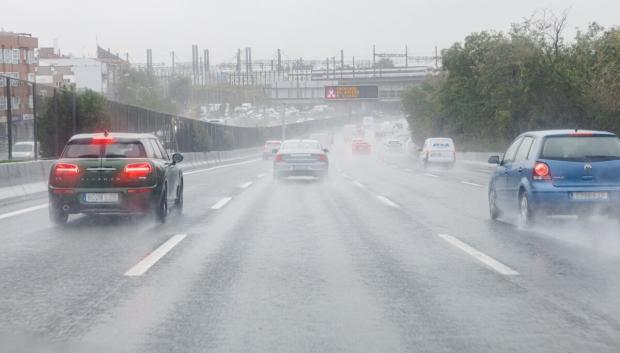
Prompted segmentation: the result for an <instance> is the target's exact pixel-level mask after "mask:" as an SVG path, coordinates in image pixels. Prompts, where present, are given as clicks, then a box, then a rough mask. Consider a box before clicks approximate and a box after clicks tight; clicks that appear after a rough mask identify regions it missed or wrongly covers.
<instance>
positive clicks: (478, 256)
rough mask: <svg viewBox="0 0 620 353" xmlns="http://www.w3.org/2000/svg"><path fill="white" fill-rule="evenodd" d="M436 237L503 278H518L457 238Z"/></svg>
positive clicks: (515, 273) (501, 265)
mask: <svg viewBox="0 0 620 353" xmlns="http://www.w3.org/2000/svg"><path fill="white" fill-rule="evenodd" d="M437 235H438V236H439V237H440V238H442V239H443V240H445V241H447V242H448V243H450V244H452V245H454V246H456V247H457V248H459V249H461V250H463V251H464V252H465V253H467V254H469V255H471V256H473V257H475V258H476V259H477V260H478V261H480V262H482V263H483V264H485V265H487V266H489V267H490V268H492V269H494V270H495V271H497V272H498V273H500V274H502V275H504V276H518V275H519V272H517V271H515V270H513V269H512V268H510V267H508V266H506V265H504V264H503V263H501V262H499V261H497V260H495V259H494V258H492V257H490V256H488V255H485V254H483V253H481V252H480V251H478V250H476V249H474V248H472V247H471V246H469V245H467V244H465V243H463V242H462V241H460V240H458V239H457V238H455V237H453V236H451V235H448V234H437Z"/></svg>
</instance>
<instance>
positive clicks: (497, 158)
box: [487, 156, 500, 164]
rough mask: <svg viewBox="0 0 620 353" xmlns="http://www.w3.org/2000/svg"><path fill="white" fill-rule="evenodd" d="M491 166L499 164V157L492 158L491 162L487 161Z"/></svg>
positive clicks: (490, 158)
mask: <svg viewBox="0 0 620 353" xmlns="http://www.w3.org/2000/svg"><path fill="white" fill-rule="evenodd" d="M487 162H488V163H489V164H499V163H500V161H499V156H490V157H489V160H488V161H487Z"/></svg>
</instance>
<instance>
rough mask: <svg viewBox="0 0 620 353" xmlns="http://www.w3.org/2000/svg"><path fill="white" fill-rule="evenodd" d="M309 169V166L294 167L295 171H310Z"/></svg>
mask: <svg viewBox="0 0 620 353" xmlns="http://www.w3.org/2000/svg"><path fill="white" fill-rule="evenodd" d="M308 169H310V167H309V166H307V165H294V166H293V170H308Z"/></svg>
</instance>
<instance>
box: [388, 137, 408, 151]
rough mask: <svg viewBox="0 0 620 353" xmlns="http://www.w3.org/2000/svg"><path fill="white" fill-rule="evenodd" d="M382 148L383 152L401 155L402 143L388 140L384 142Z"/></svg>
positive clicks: (391, 139)
mask: <svg viewBox="0 0 620 353" xmlns="http://www.w3.org/2000/svg"><path fill="white" fill-rule="evenodd" d="M383 148H384V150H385V152H388V153H402V152H403V142H402V141H401V140H398V139H394V138H390V139H387V140H386V141H385V143H384V144H383Z"/></svg>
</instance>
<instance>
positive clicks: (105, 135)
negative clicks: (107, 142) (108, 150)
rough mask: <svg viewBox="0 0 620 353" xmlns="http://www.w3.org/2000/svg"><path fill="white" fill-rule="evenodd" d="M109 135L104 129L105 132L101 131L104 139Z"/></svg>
mask: <svg viewBox="0 0 620 353" xmlns="http://www.w3.org/2000/svg"><path fill="white" fill-rule="evenodd" d="M109 134H110V133H109V132H108V130H107V129H106V130H103V136H104V137H108V135H109Z"/></svg>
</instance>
